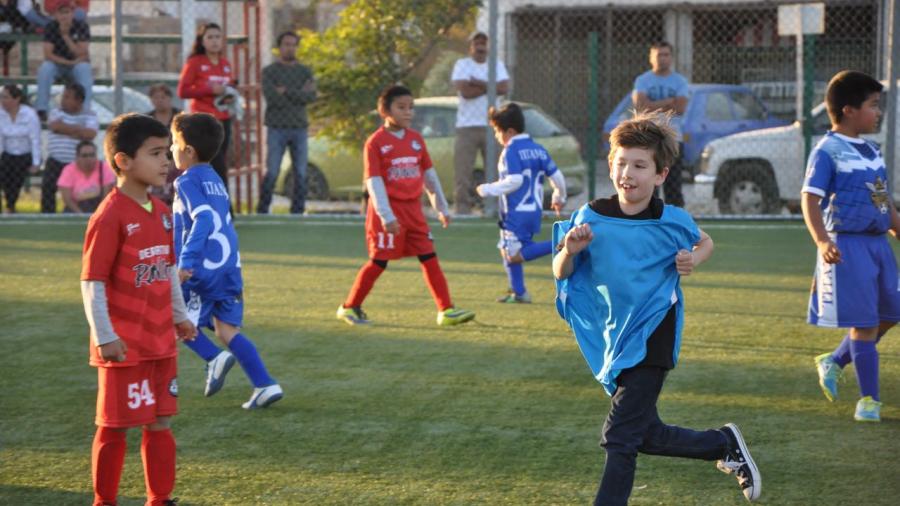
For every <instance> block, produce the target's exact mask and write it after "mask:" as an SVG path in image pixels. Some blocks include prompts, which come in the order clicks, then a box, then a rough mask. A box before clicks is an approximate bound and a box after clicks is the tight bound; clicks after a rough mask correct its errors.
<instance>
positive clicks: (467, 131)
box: [451, 32, 509, 214]
mask: <svg viewBox="0 0 900 506" xmlns="http://www.w3.org/2000/svg"><path fill="white" fill-rule="evenodd" d="M487 54H488V36H487V35H486V34H485V33H484V32H475V33H473V34H472V35H471V36H470V37H469V56H468V57H466V58H460V59H459V60H457V61H456V64H455V65H454V66H453V74H452V77H451V80H452V81H453V87H454V88H456V91H457V94H458V95H459V108H458V109H457V111H456V143H455V144H454V146H453V168H454V182H455V185H454V186H455V188H454V192H453V201H454V204H455V207H456V214H469V213H471V212H472V190H473V188H474V178H473V169H474V166H475V157H476V156H477V153H478V152H479V151H480V152H481V159H482V160H486V158H487V153H486V151H487V145H486V139H487V130H488V99H487V92H488V87H487V84H488V83H487V81H488V66H487ZM496 92H497V95H498V97H499V96H500V95H505V94H506V93H507V92H509V73H508V72H507V71H506V66H505V65H503V62H501V61H497V90H496ZM491 105H497V104H491ZM493 163H495V164H496V158H495V159H494V160H493Z"/></svg>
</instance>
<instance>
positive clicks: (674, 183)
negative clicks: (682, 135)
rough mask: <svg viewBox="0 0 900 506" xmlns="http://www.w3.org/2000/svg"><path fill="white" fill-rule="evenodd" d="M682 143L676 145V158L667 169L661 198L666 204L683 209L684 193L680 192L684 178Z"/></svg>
mask: <svg viewBox="0 0 900 506" xmlns="http://www.w3.org/2000/svg"><path fill="white" fill-rule="evenodd" d="M683 160H684V143H681V144H679V145H678V157H677V158H675V163H673V164H672V167H670V168H669V175H668V176H667V177H666V180H665V181H663V184H662V192H663V198H664V199H665V201H666V204H670V205H673V206H678V207H684V193H682V191H681V185H682V183H683V179H684V176H683V175H682V172H684V161H683Z"/></svg>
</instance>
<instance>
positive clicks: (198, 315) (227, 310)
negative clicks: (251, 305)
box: [186, 290, 244, 330]
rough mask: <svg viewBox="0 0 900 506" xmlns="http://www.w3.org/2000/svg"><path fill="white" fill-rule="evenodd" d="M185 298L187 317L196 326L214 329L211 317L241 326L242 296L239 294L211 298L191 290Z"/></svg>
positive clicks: (242, 319)
mask: <svg viewBox="0 0 900 506" xmlns="http://www.w3.org/2000/svg"><path fill="white" fill-rule="evenodd" d="M186 298H187V311H188V318H189V319H190V320H191V321H192V322H193V323H194V325H195V326H196V327H197V328H203V327H206V328H209V329H213V330H215V328H214V327H213V322H212V317H215V318H216V319H217V320H219V321H220V322H223V323H227V324H229V325H233V326H235V327H241V326H243V321H244V298H243V296H242V295H240V294H238V295H234V296H227V297H225V298H221V299H219V298H216V299H211V298H209V297H201V296H200V294H199V293H197V292H195V291H193V290H191V291H189V295H188V296H187V297H186Z"/></svg>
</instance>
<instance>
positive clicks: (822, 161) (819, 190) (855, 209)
mask: <svg viewBox="0 0 900 506" xmlns="http://www.w3.org/2000/svg"><path fill="white" fill-rule="evenodd" d="M803 192H804V193H811V194H813V195H818V196H819V197H822V210H823V218H824V221H825V229H826V230H828V231H829V232H837V233H849V234H884V233H885V232H887V231H888V229H889V228H890V227H891V212H890V198H889V196H888V190H887V171H886V169H885V165H884V158H882V156H881V152H880V151H879V150H878V145H877V144H875V143H874V142H870V141H867V140H864V139H855V138H852V137H847V136H845V135H841V134H838V133H835V132H828V133H827V134H825V137H823V138H822V140H821V141H819V143H818V144H817V145H816V147H815V149H813V151H812V153H810V155H809V163H808V164H807V169H806V178H805V180H804V182H803Z"/></svg>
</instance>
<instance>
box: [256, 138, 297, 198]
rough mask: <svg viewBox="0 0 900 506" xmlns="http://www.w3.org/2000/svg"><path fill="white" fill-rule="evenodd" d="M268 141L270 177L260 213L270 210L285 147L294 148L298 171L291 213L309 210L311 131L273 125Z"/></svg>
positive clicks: (260, 195)
mask: <svg viewBox="0 0 900 506" xmlns="http://www.w3.org/2000/svg"><path fill="white" fill-rule="evenodd" d="M267 137H268V138H267V140H266V177H265V179H263V184H262V189H261V190H260V194H259V203H258V205H257V206H256V212H257V213H268V212H269V206H270V205H271V204H272V192H273V191H274V190H275V181H276V180H277V179H278V174H279V173H280V172H281V160H282V159H284V152H285V150H286V149H287V148H288V147H290V148H291V151H290V153H291V166H292V168H293V171H294V178H293V180H294V187H293V188H292V190H293V191H292V193H291V214H302V213H303V211H305V210H306V163H307V159H308V154H309V150H308V149H307V146H308V142H307V131H306V129H305V128H269V129H268V130H267Z"/></svg>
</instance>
